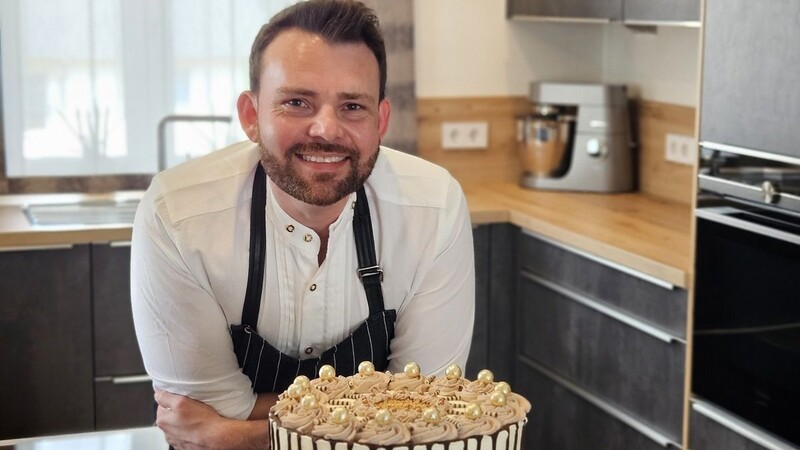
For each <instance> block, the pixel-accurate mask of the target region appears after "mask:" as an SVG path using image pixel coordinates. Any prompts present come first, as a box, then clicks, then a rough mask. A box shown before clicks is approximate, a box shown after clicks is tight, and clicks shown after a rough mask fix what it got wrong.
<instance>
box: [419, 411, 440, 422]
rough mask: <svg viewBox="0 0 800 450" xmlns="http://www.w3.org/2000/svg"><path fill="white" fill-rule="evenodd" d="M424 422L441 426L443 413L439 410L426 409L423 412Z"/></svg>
mask: <svg viewBox="0 0 800 450" xmlns="http://www.w3.org/2000/svg"><path fill="white" fill-rule="evenodd" d="M422 420H424V421H425V422H427V423H429V424H431V425H439V424H440V423H441V422H442V413H441V412H440V411H439V409H438V408H426V409H425V411H422Z"/></svg>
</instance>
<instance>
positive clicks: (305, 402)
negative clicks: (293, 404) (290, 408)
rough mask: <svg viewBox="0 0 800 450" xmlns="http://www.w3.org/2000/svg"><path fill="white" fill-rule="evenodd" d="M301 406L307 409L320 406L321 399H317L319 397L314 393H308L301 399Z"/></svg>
mask: <svg viewBox="0 0 800 450" xmlns="http://www.w3.org/2000/svg"><path fill="white" fill-rule="evenodd" d="M300 406H302V407H303V408H305V409H313V408H316V407H317V406H319V400H317V397H314V396H313V395H312V394H306V395H304V396H303V398H301V399H300Z"/></svg>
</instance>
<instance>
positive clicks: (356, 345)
mask: <svg viewBox="0 0 800 450" xmlns="http://www.w3.org/2000/svg"><path fill="white" fill-rule="evenodd" d="M265 206H266V176H265V174H264V169H263V168H262V167H261V164H259V165H258V167H257V168H256V174H255V178H254V180H253V199H252V200H251V204H250V264H249V269H248V276H247V292H246V293H245V299H244V308H243V310H242V323H241V324H240V325H231V330H230V332H231V339H232V340H233V349H234V351H235V352H236V358H237V360H238V362H239V367H241V368H242V372H244V374H245V375H247V376H248V377H249V378H250V380H251V382H252V386H253V390H254V391H255V392H256V393H260V392H282V391H284V390H285V389H286V388H287V387H288V386H289V385H290V384H291V383H292V382H293V381H294V379H295V377H297V376H298V375H305V376H307V377H309V378H314V377H316V376H317V372H318V371H319V368H320V366H322V365H324V364H330V365H331V366H333V367H334V368H335V369H336V374H337V375H345V376H346V375H353V374H355V373H356V371H357V370H358V364H359V363H361V362H362V361H372V363H373V364H374V365H375V370H379V371H384V370H386V367H387V366H388V364H389V360H388V357H389V343H390V342H391V340H392V338H393V337H394V321H395V318H396V316H397V312H396V311H395V310H393V309H390V310H385V309H384V305H383V293H382V291H381V282H382V280H383V271H382V270H381V269H380V267H379V266H378V263H377V259H376V257H375V241H374V238H373V234H372V222H371V220H370V214H369V203H368V202H367V196H366V193H365V192H364V188H363V187H361V188H360V189H359V190H358V191H357V193H356V206H355V211H354V215H353V234H354V235H355V241H356V253H357V254H358V266H359V269H358V273H357V275H358V277H359V278H360V279H361V283H362V284H363V286H364V291H365V292H366V294H367V303H368V304H369V317H367V319H366V320H365V321H364V322H363V323H362V324H361V325H359V326H358V328H356V330H355V331H354V332H353V333H352V334H350V336H349V337H348V338H347V339H345V340H344V341H342V342H340V343H339V344H337V345H334V346H333V347H331V348H329V349H328V350H326V351H324V352H323V353H322V355H321V356H319V357H317V358H309V359H297V358H294V357H291V356H289V355H286V354H285V353H282V352H280V351H279V350H277V349H276V348H275V347H273V346H272V345H271V344H270V343H269V342H267V341H266V340H265V339H263V338H262V337H261V336H260V335H259V334H258V332H257V329H256V322H257V321H258V313H259V309H260V307H261V293H262V287H263V284H264V258H265V256H266V222H265V216H264V211H265V209H264V208H265Z"/></svg>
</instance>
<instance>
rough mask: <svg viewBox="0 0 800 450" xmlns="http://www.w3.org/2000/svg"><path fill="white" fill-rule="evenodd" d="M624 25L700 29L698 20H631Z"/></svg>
mask: <svg viewBox="0 0 800 450" xmlns="http://www.w3.org/2000/svg"><path fill="white" fill-rule="evenodd" d="M622 24H623V25H633V26H636V27H649V26H668V27H685V28H700V22H699V21H697V20H629V19H625V20H624V21H623V22H622Z"/></svg>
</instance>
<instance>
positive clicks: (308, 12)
mask: <svg viewBox="0 0 800 450" xmlns="http://www.w3.org/2000/svg"><path fill="white" fill-rule="evenodd" d="M290 28H299V29H301V30H303V31H307V32H309V33H313V34H318V35H320V36H322V37H323V38H324V39H325V40H326V41H328V42H330V43H345V42H346V43H353V42H363V43H364V44H366V45H367V47H369V49H370V50H371V51H372V53H373V54H374V55H375V59H377V60H378V69H379V71H380V78H381V79H380V97H379V99H380V100H383V98H384V96H385V94H386V48H385V46H384V43H383V35H382V34H381V29H380V24H379V22H378V17H377V16H376V15H375V12H374V11H373V10H371V9H370V8H368V7H367V6H365V5H364V4H363V3H361V2H358V1H353V0H309V1H304V2H299V3H296V4H294V5H292V6H290V7H288V8H286V9H284V10H283V11H281V12H279V13H278V14H276V15H275V16H274V17H272V19H270V21H269V22H267V23H266V24H265V25H264V26H262V27H261V30H259V32H258V34H257V35H256V38H255V40H254V41H253V47H252V49H251V50H250V90H251V91H253V92H258V89H259V87H260V86H259V81H260V80H259V78H260V73H261V55H263V53H264V49H266V48H267V46H268V45H269V44H270V43H271V42H272V41H273V40H274V39H275V37H277V36H278V34H279V33H280V32H281V31H285V30H288V29H290Z"/></svg>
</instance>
